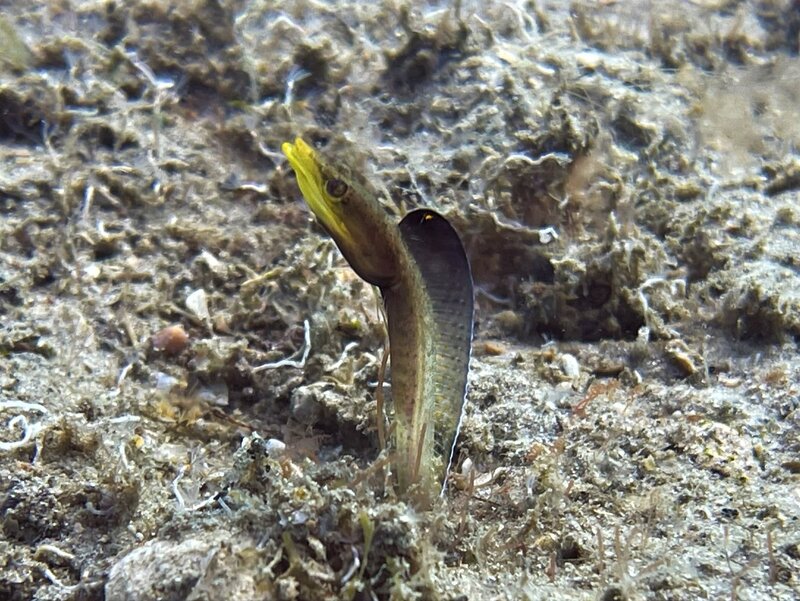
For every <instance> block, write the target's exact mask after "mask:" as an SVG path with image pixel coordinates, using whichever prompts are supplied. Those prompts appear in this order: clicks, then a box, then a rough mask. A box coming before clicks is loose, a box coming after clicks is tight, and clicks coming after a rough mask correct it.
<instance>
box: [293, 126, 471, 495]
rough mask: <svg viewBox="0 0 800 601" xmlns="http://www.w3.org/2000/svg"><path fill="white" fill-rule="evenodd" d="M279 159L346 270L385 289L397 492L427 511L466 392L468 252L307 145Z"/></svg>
mask: <svg viewBox="0 0 800 601" xmlns="http://www.w3.org/2000/svg"><path fill="white" fill-rule="evenodd" d="M282 150H283V152H284V154H285V155H286V156H287V158H288V159H289V163H290V164H291V166H292V168H293V169H294V171H295V175H296V176H297V183H298V185H299V186H300V191H301V192H302V193H303V196H304V197H305V199H306V202H307V203H308V206H309V207H310V208H311V210H312V212H313V213H314V215H316V217H317V219H318V220H319V221H320V223H321V224H322V226H323V227H324V228H325V230H326V231H327V232H328V233H329V234H330V236H331V238H333V240H334V242H336V245H337V246H338V247H339V250H340V251H341V252H342V254H343V255H344V257H345V259H347V262H348V263H349V264H350V266H351V267H352V268H353V270H354V271H355V272H356V273H357V274H358V275H359V276H360V277H361V278H362V279H364V280H366V281H367V282H369V283H370V284H373V285H375V286H378V287H379V288H380V290H381V293H382V295H383V299H384V303H385V308H386V317H387V321H388V330H389V349H390V353H391V354H390V358H391V365H392V399H393V404H394V413H395V428H394V438H393V441H394V447H395V449H394V453H395V455H394V457H395V460H394V465H395V471H396V474H397V484H398V491H399V492H400V494H402V495H404V496H405V497H406V498H408V499H410V500H411V501H412V502H414V503H415V504H416V505H417V506H426V505H430V503H431V502H432V500H433V498H434V497H435V494H436V493H437V492H438V491H439V490H443V487H444V484H445V481H446V476H447V471H448V469H449V467H450V462H451V461H452V458H453V451H454V448H455V442H456V438H457V437H458V430H459V426H460V422H461V415H462V412H463V407H464V397H465V394H466V387H467V373H468V371H469V358H470V346H471V343H472V320H473V290H472V274H471V272H470V268H469V261H468V259H467V255H466V253H465V252H464V247H463V245H462V244H461V240H460V239H459V237H458V234H457V233H456V231H455V230H454V229H453V227H452V226H451V225H450V223H449V222H448V221H447V220H446V219H445V218H444V217H442V216H441V215H439V214H438V213H436V212H434V211H431V210H428V209H417V210H414V211H411V212H409V213H408V214H407V215H406V216H405V217H404V218H403V219H402V221H400V223H399V224H396V223H395V222H394V221H393V220H392V218H391V217H390V216H389V214H388V213H387V212H386V210H385V209H384V208H383V206H382V205H381V203H380V201H379V200H378V199H377V197H376V196H375V194H374V192H372V191H371V190H369V189H368V187H367V185H366V182H363V181H360V178H358V177H356V176H355V174H352V173H351V171H350V170H349V169H348V168H347V167H346V166H343V165H341V164H339V163H338V162H337V161H336V160H335V159H333V158H331V157H327V156H325V155H324V154H323V153H321V152H320V151H317V150H315V149H313V148H312V147H311V146H309V145H308V144H307V143H305V142H304V141H303V140H302V139H301V138H297V139H296V140H295V142H294V144H292V143H289V142H286V143H284V144H283V146H282ZM378 419H382V417H381V416H378Z"/></svg>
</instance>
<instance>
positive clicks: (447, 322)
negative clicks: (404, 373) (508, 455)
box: [399, 209, 473, 481]
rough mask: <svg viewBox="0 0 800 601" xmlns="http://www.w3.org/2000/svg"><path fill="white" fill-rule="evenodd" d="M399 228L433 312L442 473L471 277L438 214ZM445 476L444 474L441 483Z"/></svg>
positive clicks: (452, 430)
mask: <svg viewBox="0 0 800 601" xmlns="http://www.w3.org/2000/svg"><path fill="white" fill-rule="evenodd" d="M399 227H400V234H401V236H402V237H403V240H404V241H405V243H406V246H408V250H409V251H410V252H411V254H412V256H413V257H414V260H415V262H416V266H417V268H418V269H419V272H420V274H421V275H422V280H423V282H424V284H425V288H426V290H425V292H426V294H427V296H428V299H429V300H428V302H429V306H430V309H431V310H432V312H433V316H432V317H433V320H432V321H433V323H434V324H435V330H436V331H435V332H434V345H435V358H434V361H433V365H432V366H431V367H432V371H433V374H432V376H433V388H434V391H435V393H434V396H435V404H434V409H433V422H434V424H433V425H434V445H435V450H436V453H437V455H439V456H440V457H442V459H443V460H444V462H445V464H444V469H445V470H447V469H448V468H449V466H450V462H451V461H452V453H453V447H454V444H455V440H456V437H457V436H458V428H459V426H460V423H461V413H462V409H463V407H464V397H465V395H466V388H467V373H468V371H469V358H470V347H471V344H472V314H473V291H472V273H471V272H470V268H469V260H468V259H467V254H466V252H465V251H464V246H463V245H462V244H461V239H460V238H459V237H458V234H457V233H456V231H455V230H454V229H453V226H451V225H450V223H449V222H448V221H447V219H445V218H444V217H442V216H441V215H439V214H438V213H436V212H434V211H430V210H428V209H417V210H415V211H411V212H410V213H408V214H407V215H406V216H405V217H404V218H403V220H402V221H401V222H400V226H399ZM445 475H446V472H445V474H442V481H444V476H445Z"/></svg>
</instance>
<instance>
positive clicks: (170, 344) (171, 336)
mask: <svg viewBox="0 0 800 601" xmlns="http://www.w3.org/2000/svg"><path fill="white" fill-rule="evenodd" d="M150 340H151V342H152V344H153V350H155V351H158V352H162V351H163V352H165V353H166V354H167V355H177V354H179V353H181V352H182V351H183V350H184V349H185V348H186V347H187V346H188V344H189V334H187V333H186V330H184V329H183V326H180V325H173V326H167V327H166V328H162V329H161V330H159V331H158V332H156V333H155V334H153V337H152V338H151V339H150Z"/></svg>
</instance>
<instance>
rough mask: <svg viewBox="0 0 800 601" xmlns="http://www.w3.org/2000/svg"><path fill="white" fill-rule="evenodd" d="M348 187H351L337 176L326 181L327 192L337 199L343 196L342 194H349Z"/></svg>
mask: <svg viewBox="0 0 800 601" xmlns="http://www.w3.org/2000/svg"><path fill="white" fill-rule="evenodd" d="M348 189H349V187H348V185H347V184H346V183H344V182H343V181H342V180H340V179H337V178H335V177H334V178H331V179H329V180H328V181H326V182H325V192H327V193H328V196H330V197H331V198H335V199H339V198H341V197H342V196H344V195H345V194H347V190H348Z"/></svg>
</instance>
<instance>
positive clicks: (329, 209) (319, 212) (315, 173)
mask: <svg viewBox="0 0 800 601" xmlns="http://www.w3.org/2000/svg"><path fill="white" fill-rule="evenodd" d="M281 150H282V151H283V154H285V155H286V158H287V159H289V164H290V165H291V166H292V169H294V173H295V175H296V177H297V185H298V186H300V192H302V193H303V197H304V198H305V199H306V203H307V204H308V206H309V207H310V208H311V211H312V212H313V213H314V215H316V217H317V219H319V220H320V222H321V223H322V226H323V227H324V228H325V229H326V230H328V233H329V234H330V235H331V236H332V237H333V238H334V239H335V240H348V239H350V238H351V236H350V232H349V231H348V230H347V227H346V226H345V224H344V223H343V222H342V220H341V218H340V217H339V216H338V215H337V214H336V212H335V211H334V210H333V202H332V201H331V200H330V199H329V198H327V197H326V195H325V193H324V191H323V190H324V182H323V177H322V171H320V168H319V159H318V158H317V153H316V152H315V151H314V149H313V148H312V147H311V146H310V145H309V144H307V143H306V142H305V141H304V140H303V139H302V138H299V137H298V138H295V141H294V144H292V143H291V142H284V143H283V144H281Z"/></svg>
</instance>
